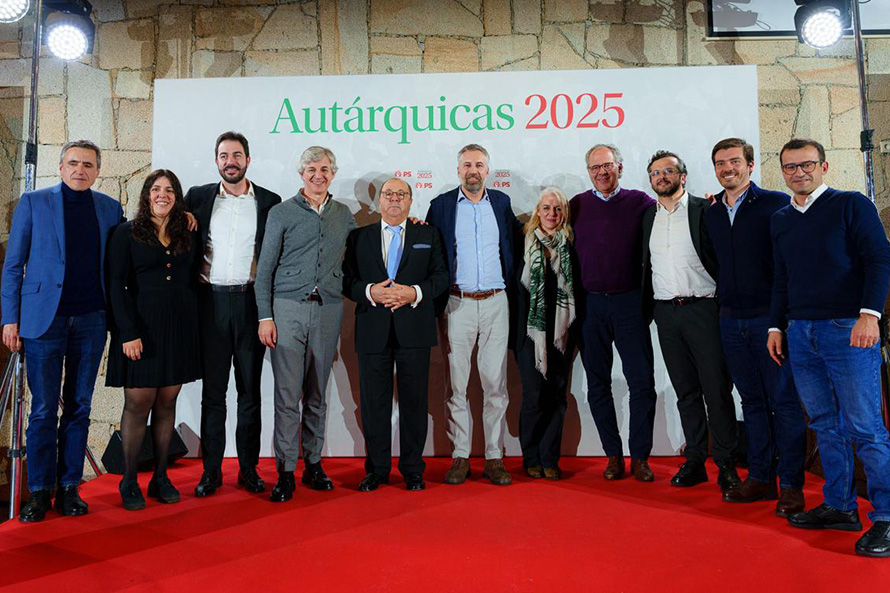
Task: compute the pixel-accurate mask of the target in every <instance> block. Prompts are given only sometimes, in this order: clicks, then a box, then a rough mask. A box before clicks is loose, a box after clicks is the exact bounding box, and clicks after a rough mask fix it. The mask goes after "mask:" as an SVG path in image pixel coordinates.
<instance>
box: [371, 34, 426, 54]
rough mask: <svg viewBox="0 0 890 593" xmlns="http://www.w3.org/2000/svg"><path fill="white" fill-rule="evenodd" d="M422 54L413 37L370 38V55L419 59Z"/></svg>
mask: <svg viewBox="0 0 890 593" xmlns="http://www.w3.org/2000/svg"><path fill="white" fill-rule="evenodd" d="M422 53H423V50H422V49H421V48H420V44H419V43H417V39H415V38H414V37H371V55H389V56H402V57H420V56H421V54H422Z"/></svg>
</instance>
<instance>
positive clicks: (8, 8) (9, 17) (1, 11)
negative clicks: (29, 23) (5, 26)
mask: <svg viewBox="0 0 890 593" xmlns="http://www.w3.org/2000/svg"><path fill="white" fill-rule="evenodd" d="M29 8H31V0H0V23H14V22H16V21H18V20H21V19H22V18H23V17H24V16H25V15H26V14H28V9H29Z"/></svg>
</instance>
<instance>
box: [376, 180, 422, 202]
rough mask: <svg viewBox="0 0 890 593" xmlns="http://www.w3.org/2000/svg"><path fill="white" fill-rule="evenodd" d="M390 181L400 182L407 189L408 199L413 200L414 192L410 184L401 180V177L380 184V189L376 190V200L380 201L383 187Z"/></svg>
mask: <svg viewBox="0 0 890 593" xmlns="http://www.w3.org/2000/svg"><path fill="white" fill-rule="evenodd" d="M390 181H401V182H402V184H403V185H404V186H405V187H406V188H408V197H409V198H414V190H412V189H411V184H410V183H408V182H407V181H405V180H404V179H402V178H401V177H390V178H389V179H387V180H386V181H384V182H383V183H381V184H380V189H378V190H377V199H378V200H379V199H380V196H381V195H383V186H384V185H386V184H387V183H389V182H390Z"/></svg>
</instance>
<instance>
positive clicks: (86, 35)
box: [44, 0, 96, 61]
mask: <svg viewBox="0 0 890 593" xmlns="http://www.w3.org/2000/svg"><path fill="white" fill-rule="evenodd" d="M44 4H45V5H46V12H45V14H46V21H45V24H44V26H45V27H46V33H45V35H46V46H47V47H48V48H49V51H50V52H52V54H53V55H54V56H56V57H57V58H59V59H61V60H66V61H71V60H79V59H80V58H82V57H83V56H85V55H86V54H88V53H90V52H91V51H92V50H93V39H94V38H95V36H96V26H95V25H94V24H93V21H92V20H90V13H91V12H92V11H93V6H92V5H91V4H90V3H89V2H87V1H86V0H44Z"/></svg>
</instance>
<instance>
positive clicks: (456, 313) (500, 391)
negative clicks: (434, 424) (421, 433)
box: [426, 144, 519, 485]
mask: <svg viewBox="0 0 890 593" xmlns="http://www.w3.org/2000/svg"><path fill="white" fill-rule="evenodd" d="M488 171H489V169H488V151H486V150H485V148H483V147H482V146H479V145H478V144H468V145H467V146H464V147H463V148H462V149H461V150H460V152H458V155H457V174H458V176H459V177H460V180H461V185H460V187H457V188H455V189H453V190H451V191H449V192H445V193H443V194H441V195H439V196H438V197H436V198H435V199H434V200H433V201H432V202H431V203H430V208H429V211H428V212H427V215H426V220H427V222H428V223H430V224H432V225H435V226H437V227H439V230H441V232H442V238H443V246H444V251H445V260H446V263H447V264H448V278H449V283H450V286H451V289H450V290H449V291H446V292H445V293H444V295H443V297H442V298H441V299H439V300H437V302H436V312H437V313H444V314H443V316H442V317H441V321H440V329H441V331H442V333H443V340H442V344H443V347H444V348H445V351H446V353H447V356H448V384H449V387H446V394H447V395H446V397H447V399H448V402H447V407H448V437H449V438H450V439H451V442H452V444H453V445H454V452H453V453H452V457H453V459H454V461H453V464H452V466H451V469H449V470H448V472H447V473H446V474H445V482H446V483H448V484H461V483H463V482H464V481H465V480H466V478H467V476H468V475H469V473H470V461H469V457H470V442H471V438H470V411H469V408H468V405H467V382H468V380H469V378H470V366H471V360H470V357H471V355H472V353H473V347H474V346H475V345H476V344H477V343H478V346H479V350H478V353H477V355H476V362H477V366H478V369H479V377H480V379H481V380H482V394H483V400H484V404H483V413H482V423H483V428H484V433H485V469H484V470H483V472H482V475H483V476H484V477H486V478H488V479H490V480H491V481H492V483H494V484H498V485H506V484H509V483H511V482H512V478H511V477H510V474H509V473H508V472H507V470H506V469H504V463H503V461H502V458H503V455H504V416H505V414H506V412H507V403H508V400H507V343H508V341H509V330H510V319H509V314H508V305H507V295H506V293H505V290H506V289H508V288H509V286H508V285H509V283H510V279H511V278H512V277H513V238H514V235H515V233H517V232H518V229H519V222H518V221H517V220H516V216H515V215H514V214H513V210H512V208H511V206H510V197H509V196H507V194H505V193H503V192H500V191H497V190H494V189H486V187H485V179H486V178H487V177H488Z"/></svg>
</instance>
